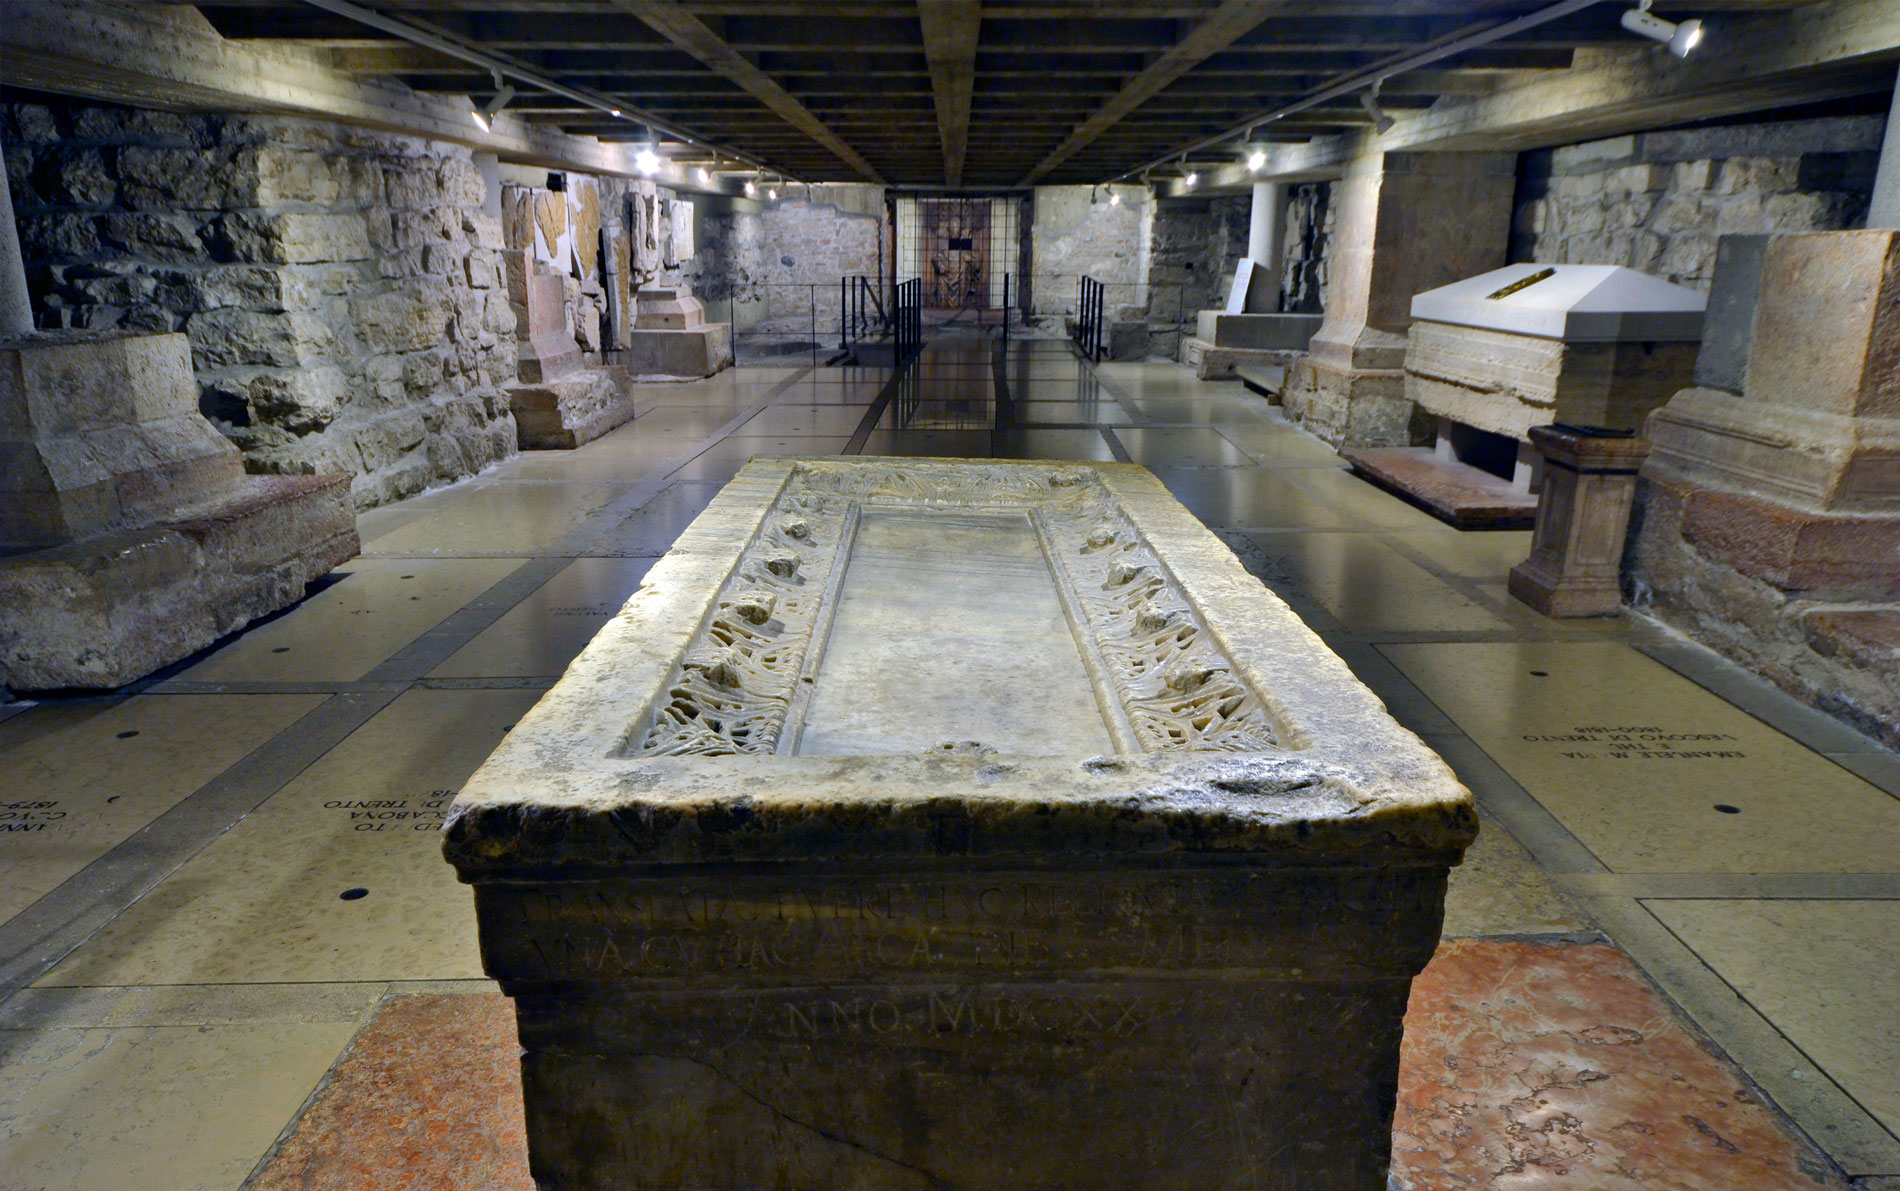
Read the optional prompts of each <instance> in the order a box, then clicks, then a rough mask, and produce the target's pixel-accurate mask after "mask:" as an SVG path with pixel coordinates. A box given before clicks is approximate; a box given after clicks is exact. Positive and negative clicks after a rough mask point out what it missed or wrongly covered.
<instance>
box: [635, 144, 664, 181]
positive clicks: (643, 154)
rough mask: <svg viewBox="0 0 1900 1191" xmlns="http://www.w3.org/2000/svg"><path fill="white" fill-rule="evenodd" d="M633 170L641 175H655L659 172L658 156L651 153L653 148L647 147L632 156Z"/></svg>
mask: <svg viewBox="0 0 1900 1191" xmlns="http://www.w3.org/2000/svg"><path fill="white" fill-rule="evenodd" d="M633 168H634V169H636V170H639V171H640V172H641V173H643V174H657V173H659V172H660V155H659V154H658V153H655V152H654V151H653V146H651V145H648V146H647V147H646V148H644V149H642V150H640V151H639V152H638V153H635V154H634V155H633Z"/></svg>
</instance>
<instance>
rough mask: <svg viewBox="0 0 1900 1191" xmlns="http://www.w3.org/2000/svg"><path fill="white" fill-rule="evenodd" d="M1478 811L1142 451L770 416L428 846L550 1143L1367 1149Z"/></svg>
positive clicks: (1291, 1153) (574, 1154)
mask: <svg viewBox="0 0 1900 1191" xmlns="http://www.w3.org/2000/svg"><path fill="white" fill-rule="evenodd" d="M1475 830H1476V819H1475V815H1474V813H1473V810H1472V805H1471V801H1470V796H1469V794H1468V793H1467V792H1466V791H1465V790H1464V788H1463V787H1461V786H1460V785H1459V784H1458V783H1457V781H1456V780H1455V779H1454V778H1453V776H1452V774H1451V773H1450V771H1449V770H1448V769H1447V768H1446V767H1445V765H1444V764H1443V763H1442V762H1441V761H1440V760H1439V759H1438V758H1437V757H1436V756H1435V755H1434V754H1433V753H1432V752H1431V751H1430V750H1428V749H1427V748H1426V747H1425V746H1424V745H1423V744H1422V743H1421V742H1420V741H1419V740H1418V739H1417V738H1416V737H1414V736H1412V735H1411V734H1410V733H1408V732H1406V731H1405V730H1404V729H1402V728H1400V727H1399V726H1398V725H1397V724H1396V723H1394V722H1393V721H1392V719H1391V718H1390V717H1389V716H1388V715H1387V714H1386V712H1385V709H1384V708H1383V706H1382V705H1381V704H1380V703H1379V701H1378V700H1377V699H1376V698H1375V697H1374V696H1373V695H1372V694H1371V693H1370V692H1369V691H1367V690H1366V689H1365V688H1364V687H1363V686H1362V685H1360V684H1359V682H1358V681H1357V680H1356V679H1354V678H1353V676H1352V674H1351V673H1350V672H1349V671H1348V670H1347V668H1346V667H1345V665H1344V664H1343V663H1342V662H1341V661H1340V660H1339V659H1338V658H1337V657H1335V656H1334V655H1333V654H1332V653H1331V652H1330V651H1328V650H1327V649H1326V648H1325V646H1324V645H1323V644H1322V643H1321V642H1320V641H1319V639H1318V638H1317V637H1315V636H1314V635H1313V634H1312V633H1311V632H1310V631H1309V630H1308V629H1307V628H1306V627H1305V626H1304V625H1303V624H1302V623H1301V622H1300V621H1299V620H1298V618H1297V617H1295V616H1294V615H1293V614H1292V613H1291V612H1290V611H1289V610H1288V609H1287V608H1286V606H1285V605H1284V604H1282V603H1280V601H1279V600H1277V599H1276V598H1274V597H1273V596H1272V595H1271V594H1270V593H1269V592H1267V590H1266V589H1265V588H1264V587H1262V586H1261V585H1260V583H1259V582H1258V581H1257V580H1255V579H1254V578H1253V577H1252V576H1250V575H1248V574H1247V573H1246V572H1245V571H1244V570H1243V569H1242V568H1241V567H1240V565H1239V563H1238V562H1237V561H1236V560H1235V559H1234V557H1233V556H1232V554H1231V553H1230V552H1229V551H1228V550H1227V549H1226V548H1225V547H1224V546H1223V545H1221V543H1220V542H1219V541H1218V540H1217V539H1216V538H1214V536H1213V535H1212V534H1210V533H1209V532H1208V531H1207V530H1206V529H1205V528H1203V527H1202V526H1201V525H1200V524H1199V523H1198V522H1197V521H1195V520H1194V518H1193V517H1192V516H1191V515H1190V514H1189V513H1188V512H1187V511H1186V510H1185V509H1183V508H1182V507H1181V506H1180V505H1179V504H1177V503H1176V502H1175V501H1174V500H1173V499H1172V498H1171V497H1169V496H1168V494H1167V492H1166V491H1165V490H1164V489H1163V488H1162V486H1161V485H1160V483H1159V482H1158V481H1157V480H1155V478H1154V477H1153V476H1152V475H1150V474H1149V473H1148V472H1147V471H1145V470H1144V469H1141V468H1138V467H1133V466H1127V465H1115V464H1080V463H1076V464H1069V463H1027V462H1025V463H1011V462H1000V461H969V462H965V461H928V460H918V459H878V458H862V459H840V458H830V459H813V460H791V459H761V460H754V461H753V462H752V463H751V464H750V465H749V466H748V467H746V469H745V470H744V471H742V472H741V473H740V474H739V476H738V478H737V479H735V480H734V481H733V482H732V483H731V484H730V485H729V486H728V487H727V488H726V489H725V490H724V491H723V492H722V493H721V495H720V496H719V497H718V498H717V499H716V500H715V501H714V502H713V504H712V506H711V507H709V508H708V509H707V510H706V512H705V513H704V514H703V515H701V517H700V518H699V519H698V520H697V521H696V522H695V523H694V524H693V526H692V527H691V528H690V529H688V530H687V532H686V533H685V534H684V535H682V536H681V538H680V539H679V540H678V542H677V543H676V544H675V546H674V548H673V550H672V552H671V553H669V554H668V555H667V557H666V558H665V559H663V560H662V561H661V562H660V563H659V564H657V565H656V566H655V567H654V568H653V570H652V571H651V572H650V573H649V574H648V576H647V579H646V582H645V584H644V585H643V586H642V588H641V589H640V591H639V592H638V593H636V594H635V595H634V597H633V598H632V599H631V600H630V601H629V602H628V603H627V605H626V607H625V608H624V609H623V610H622V611H621V613H620V614H619V616H617V617H616V618H615V619H614V620H613V621H612V622H610V623H609V624H608V625H607V626H606V627H605V628H603V629H602V631H601V633H600V635H599V636H598V637H597V638H596V639H595V640H594V642H593V643H592V644H591V645H590V646H589V647H588V648H587V650H586V651H585V652H584V653H582V655H581V656H580V657H579V658H578V659H577V660H576V661H575V663H574V665H573V666H572V667H571V668H570V669H569V671H568V672H567V674H566V676H565V677H564V678H563V679H562V680H561V682H560V683H559V684H558V685H557V686H556V687H555V688H554V689H553V690H551V691H550V692H549V693H548V695H547V696H546V697H545V698H543V699H542V701H541V702H540V704H539V705H538V706H537V707H536V708H535V709H534V711H533V712H531V713H530V714H529V715H528V716H527V717H526V718H524V719H523V720H522V721H521V722H520V723H519V724H518V725H516V727H515V728H514V730H513V731H512V732H511V733H510V735H509V737H508V739H507V741H506V742H505V743H504V744H503V746H502V747H501V748H500V749H499V750H498V751H497V752H496V753H495V755H494V756H493V757H491V758H490V759H489V761H488V762H487V764H485V765H484V766H483V767H482V769H481V770H480V771H479V772H477V773H476V775H475V776H474V777H473V778H471V779H470V781H469V782H468V784H467V786H466V787H465V788H464V790H463V792H462V794H461V796H460V797H459V798H458V799H457V801H456V804H455V808H454V811H453V812H452V815H451V819H450V823H449V825H448V830H447V836H446V849H447V853H448V856H449V858H450V860H451V861H452V862H454V863H455V865H456V866H457V868H458V869H459V870H460V872H461V875H462V877H463V879H464V880H466V881H469V882H470V883H472V884H474V885H475V887H476V899H477V909H478V914H479V917H480V923H481V934H482V948H483V958H484V963H485V965H486V967H487V969H488V971H489V972H490V973H491V974H492V975H494V976H495V977H496V978H497V979H498V980H500V981H501V982H502V985H503V987H504V989H505V990H506V991H508V992H509V993H510V995H512V996H514V997H515V998H516V1005H517V1016H518V1022H519V1025H520V1029H521V1038H522V1043H523V1047H524V1052H525V1053H524V1059H523V1063H524V1075H525V1086H526V1093H527V1109H528V1120H529V1140H530V1152H531V1158H532V1161H533V1164H534V1169H535V1173H536V1177H537V1178H538V1179H540V1180H541V1182H542V1185H543V1186H548V1187H603V1188H604V1187H654V1188H658V1187H722V1188H723V1187H735V1188H736V1187H777V1186H801V1187H802V1186H812V1187H818V1186H823V1187H865V1188H870V1187H912V1186H915V1187H935V1186H955V1187H972V1188H977V1187H981V1188H997V1187H1012V1188H1030V1187H1035V1188H1056V1187H1063V1188H1094V1187H1103V1188H1107V1187H1117V1188H1122V1187H1128V1186H1141V1187H1144V1188H1169V1187H1182V1188H1186V1187H1205V1186H1210V1185H1230V1184H1232V1183H1233V1182H1234V1180H1235V1179H1237V1178H1240V1177H1241V1176H1242V1172H1244V1171H1248V1170H1253V1171H1256V1173H1257V1177H1252V1181H1250V1182H1249V1183H1248V1185H1252V1186H1275V1187H1278V1186H1284V1187H1289V1188H1292V1187H1298V1188H1302V1189H1312V1188H1328V1187H1351V1188H1368V1189H1370V1188H1374V1187H1378V1188H1383V1186H1384V1181H1383V1179H1384V1175H1383V1172H1384V1169H1385V1162H1386V1158H1387V1153H1388V1151H1389V1145H1390V1139H1389V1135H1388V1131H1389V1126H1390V1119H1391V1111H1392V1100H1393V1095H1394V1091H1395V1080H1396V1071H1397V1053H1398V1051H1397V1047H1398V1041H1399V1029H1400V1021H1401V1018H1402V1016H1403V1013H1404V1008H1405V998H1406V990H1407V988H1408V986H1409V981H1410V978H1411V976H1412V975H1413V974H1414V973H1415V972H1416V971H1417V970H1418V969H1419V968H1420V967H1422V966H1423V964H1424V963H1425V961H1426V960H1427V959H1428V958H1429V957H1430V955H1431V953H1432V950H1433V948H1434V947H1435V945H1436V942H1437V936H1438V926H1439V922H1440V919H1441V916H1442V910H1443V893H1444V881H1445V875H1446V872H1447V870H1448V869H1449V867H1450V866H1451V865H1453V864H1455V863H1456V862H1457V860H1458V857H1459V855H1460V854H1461V852H1462V850H1463V848H1464V846H1465V845H1466V844H1467V843H1468V842H1469V841H1470V839H1471V838H1472V836H1473V833H1474V832H1475ZM1258 1172H1265V1173H1258Z"/></svg>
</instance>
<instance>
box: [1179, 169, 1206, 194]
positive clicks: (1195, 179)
mask: <svg viewBox="0 0 1900 1191" xmlns="http://www.w3.org/2000/svg"><path fill="white" fill-rule="evenodd" d="M1200 180H1201V175H1200V174H1198V173H1196V172H1195V171H1193V170H1189V171H1188V172H1187V177H1185V178H1183V179H1181V185H1183V186H1185V187H1187V188H1188V189H1189V190H1193V189H1194V187H1195V185H1196V184H1198V183H1199V182H1200Z"/></svg>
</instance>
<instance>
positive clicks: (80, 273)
mask: <svg viewBox="0 0 1900 1191" xmlns="http://www.w3.org/2000/svg"><path fill="white" fill-rule="evenodd" d="M0 122H3V123H0V135H3V136H4V138H5V144H6V154H7V161H6V165H7V170H8V178H9V181H10V183H11V185H12V188H13V201H14V207H15V214H16V217H17V219H18V221H19V226H20V238H21V248H22V253H23V256H24V257H25V260H26V264H27V269H28V280H29V285H30V287H31V289H32V294H33V300H34V306H35V313H36V317H37V318H38V320H39V322H40V325H42V326H44V327H49V328H51V327H94V328H110V327H127V328H135V329H145V330H154V329H156V330H173V331H183V332H185V334H186V335H188V336H189V337H190V339H191V345H192V357H193V364H194V367H195V369H196V372H197V378H198V383H199V386H200V403H201V408H202V409H203V410H204V412H205V413H206V415H207V416H209V417H210V418H211V419H212V420H213V421H214V422H215V423H216V424H217V425H218V427H219V429H221V430H222V431H223V432H224V433H225V434H226V435H228V436H229V437H230V438H232V439H233V440H234V441H235V442H236V443H237V445H238V446H239V448H240V449H241V450H242V451H243V452H244V456H245V463H246V466H247V467H248V468H249V469H250V470H251V471H254V472H280V473H300V472H326V473H344V474H350V475H354V476H355V477H356V480H355V483H354V486H353V490H354V494H355V499H356V502H357V504H358V506H359V507H368V506H371V505H376V504H381V503H384V502H386V501H390V500H395V499H399V498H401V497H404V496H408V495H410V494H412V493H415V492H419V491H421V490H423V489H425V488H428V487H433V486H435V485H439V484H443V483H447V482H449V481H451V480H455V479H459V478H461V477H463V476H467V475H471V474H473V473H474V472H477V471H479V470H481V469H482V468H483V467H485V466H487V465H488V464H490V463H493V462H495V461H496V460H498V459H501V458H503V457H505V456H507V455H509V454H512V453H513V451H514V449H515V445H514V444H515V428H514V418H513V415H512V414H511V413H510V412H509V408H508V402H507V400H506V398H505V397H503V396H502V395H501V391H500V386H501V385H502V384H503V383H505V382H506V381H508V380H510V379H512V378H513V375H514V355H515V342H514V318H513V315H512V313H511V312H510V310H509V307H508V302H507V296H506V294H505V293H504V292H503V291H502V289H501V288H500V284H499V277H498V271H497V265H498V258H497V255H496V252H495V249H497V248H498V247H499V246H500V243H501V229H500V227H499V225H498V223H497V221H495V220H494V219H492V218H491V217H489V216H488V215H487V214H485V213H484V211H483V201H484V198H485V194H486V187H485V185H484V183H483V181H482V178H481V175H480V173H479V171H478V170H477V169H476V167H475V165H474V163H473V160H472V159H471V157H470V154H469V152H468V151H467V150H465V149H462V148H459V147H457V146H452V145H447V144H439V143H434V142H429V141H424V140H419V139H416V138H411V137H401V136H395V135H390V134H385V133H376V132H369V131H366V130H361V129H354V128H345V127H342V126H337V125H330V124H324V123H318V122H313V121H307V120H295V119H288V118H281V117H254V116H222V115H199V114H191V115H177V114H171V113H163V112H147V111H137V110H132V109H126V108H115V107H103V106H79V105H74V106H71V107H68V106H63V105H62V106H59V107H56V108H49V107H45V106H40V105H30V104H13V105H4V106H0Z"/></svg>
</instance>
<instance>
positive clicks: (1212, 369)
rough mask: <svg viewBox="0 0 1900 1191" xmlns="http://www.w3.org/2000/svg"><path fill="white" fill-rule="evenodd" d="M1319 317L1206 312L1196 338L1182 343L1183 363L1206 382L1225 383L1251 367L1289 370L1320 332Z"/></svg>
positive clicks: (1201, 314)
mask: <svg viewBox="0 0 1900 1191" xmlns="http://www.w3.org/2000/svg"><path fill="white" fill-rule="evenodd" d="M1321 321H1322V320H1321V316H1320V315H1317V314H1229V313H1226V312H1224V311H1219V310H1203V311H1201V312H1200V315H1199V320H1198V323H1197V325H1196V333H1195V335H1194V336H1193V337H1192V338H1189V339H1184V340H1182V342H1181V362H1182V363H1183V364H1186V365H1187V366H1188V367H1190V368H1192V369H1194V374H1195V375H1196V376H1198V377H1199V378H1200V379H1202V380H1222V379H1225V378H1227V377H1230V376H1232V375H1234V370H1235V369H1237V368H1241V367H1245V366H1247V365H1280V366H1282V367H1285V366H1287V365H1289V364H1291V363H1292V362H1293V359H1294V357H1295V356H1296V355H1297V354H1298V353H1300V352H1303V351H1305V350H1306V345H1307V342H1308V341H1309V340H1311V339H1312V337H1313V333H1314V332H1315V331H1317V330H1319V325H1320V322H1321Z"/></svg>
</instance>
